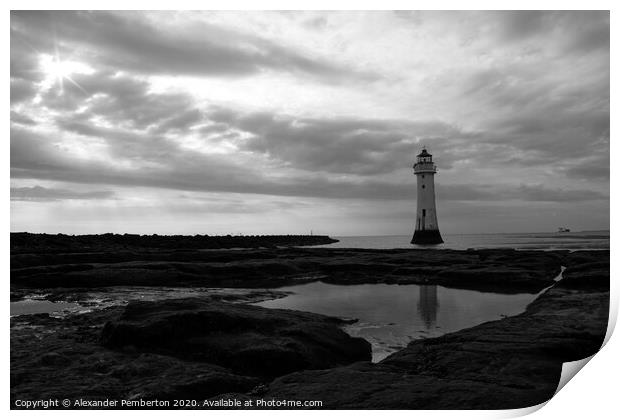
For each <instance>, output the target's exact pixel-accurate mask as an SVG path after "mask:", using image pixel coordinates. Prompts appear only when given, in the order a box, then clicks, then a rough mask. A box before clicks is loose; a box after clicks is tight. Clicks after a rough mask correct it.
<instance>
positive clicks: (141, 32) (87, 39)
mask: <svg viewBox="0 0 620 420" xmlns="http://www.w3.org/2000/svg"><path fill="white" fill-rule="evenodd" d="M11 38H12V39H13V38H14V39H16V42H20V41H21V42H22V43H24V44H27V45H30V46H32V48H33V49H36V50H37V51H40V52H46V53H48V54H53V53H54V49H55V47H56V45H60V49H61V53H64V54H65V55H67V56H70V55H71V53H72V52H74V51H76V50H79V51H80V54H81V56H82V57H85V58H87V62H89V63H90V64H94V65H97V66H100V67H107V68H111V69H123V70H129V71H133V72H136V73H141V74H149V75H153V74H163V75H174V76H178V75H190V76H209V75H211V76H230V77H238V76H248V75H252V74H255V73H258V72H260V71H262V70H266V69H269V70H277V71H285V72H292V73H298V74H301V75H310V76H313V77H318V78H321V79H322V80H325V81H332V82H339V81H343V80H344V79H345V78H349V79H350V78H355V77H357V78H362V79H369V78H371V79H372V78H374V77H375V76H372V75H369V74H365V73H361V72H357V71H355V70H354V69H347V68H342V67H339V66H337V65H335V64H332V63H329V62H327V61H324V60H321V59H318V58H313V57H306V56H304V55H301V54H298V53H296V52H294V51H292V50H290V49H287V48H285V47H282V46H280V45H276V44H274V43H272V42H270V41H267V40H266V39H263V38H260V37H256V36H252V35H247V34H242V33H238V32H233V31H230V30H227V29H224V28H220V27H217V26H215V25H210V24H207V23H204V22H203V23H197V22H196V23H189V24H186V25H184V26H183V28H182V29H179V28H178V27H177V28H174V29H172V28H171V27H169V26H166V25H161V24H159V25H157V24H155V23H154V22H152V21H150V20H149V19H147V18H145V17H143V16H141V15H139V14H136V13H128V12H125V13H122V14H121V13H111V12H103V11H93V12H85V11H80V12H65V11H58V12H56V11H47V12H40V11H36V12H35V11H20V12H12V13H11ZM55 42H56V43H57V44H56V45H55V44H54V43H55ZM22 50H23V51H25V50H24V49H22ZM18 59H20V57H19V54H16V60H18ZM12 61H13V58H12ZM16 67H20V68H23V66H16Z"/></svg>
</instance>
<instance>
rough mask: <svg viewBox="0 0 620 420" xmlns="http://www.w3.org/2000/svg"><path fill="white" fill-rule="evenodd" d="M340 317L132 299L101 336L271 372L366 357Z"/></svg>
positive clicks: (365, 348)
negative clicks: (345, 330) (344, 329)
mask: <svg viewBox="0 0 620 420" xmlns="http://www.w3.org/2000/svg"><path fill="white" fill-rule="evenodd" d="M340 323H341V322H340V320H338V319H336V318H332V317H326V316H322V315H316V314H310V313H304V312H299V311H289V310H272V309H265V308H260V307H256V306H249V305H242V304H227V303H223V302H218V301H214V300H211V299H199V298H192V299H171V300H165V301H158V302H138V301H136V302H130V303H129V304H128V305H127V307H126V308H125V311H124V312H123V314H122V315H121V316H120V317H119V318H118V319H117V320H113V321H110V322H108V323H107V324H106V325H105V327H104V329H103V332H102V335H101V342H102V344H103V345H104V346H106V347H108V348H115V349H123V348H126V347H127V346H133V347H134V348H136V349H138V351H142V352H149V353H160V354H167V355H172V356H175V357H179V358H183V359H187V360H196V361H202V362H207V363H212V364H216V365H220V366H224V367H227V368H230V369H232V370H233V371H234V372H237V373H241V374H249V375H255V376H267V377H275V376H279V375H282V374H285V373H290V372H293V371H297V370H303V369H325V368H328V367H334V366H338V365H343V364H348V363H353V362H356V361H360V360H370V358H371V349H370V344H369V343H368V342H367V341H365V340H364V339H361V338H353V337H350V336H349V335H347V334H346V333H345V332H343V331H342V330H341V329H340V328H339V324H340Z"/></svg>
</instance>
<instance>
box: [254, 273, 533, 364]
mask: <svg viewBox="0 0 620 420" xmlns="http://www.w3.org/2000/svg"><path fill="white" fill-rule="evenodd" d="M278 290H281V291H285V292H293V294H291V295H289V296H287V297H284V298H282V299H275V300H269V301H265V302H260V303H257V305H259V306H262V307H264V308H281V309H296V310H300V311H308V312H315V313H319V314H324V315H331V316H337V317H341V318H355V319H358V322H356V323H355V324H352V325H348V326H346V327H345V330H346V331H347V332H348V333H349V334H351V335H353V336H357V337H363V338H365V339H366V340H368V341H369V342H370V343H371V344H372V349H373V361H374V362H377V361H379V360H382V359H384V358H385V357H386V356H388V355H389V354H391V353H393V352H395V351H397V350H399V349H401V348H403V347H405V346H406V345H407V344H408V343H409V342H410V341H411V340H415V339H419V338H426V337H436V336H439V335H442V334H446V333H449V332H453V331H458V330H461V329H463V328H468V327H473V326H474V325H478V324H481V323H483V322H486V321H491V320H496V319H500V318H501V317H503V316H511V315H516V314H518V313H521V312H523V311H524V310H525V307H526V306H527V305H528V304H529V303H530V302H531V301H532V300H534V298H535V297H536V295H535V294H529V293H521V294H511V295H506V294H499V293H482V292H476V291H471V290H459V289H449V288H446V287H442V286H428V285H396V284H359V285H350V286H341V285H334V284H326V283H322V282H315V283H310V284H304V285H300V286H292V287H283V288H281V289H278Z"/></svg>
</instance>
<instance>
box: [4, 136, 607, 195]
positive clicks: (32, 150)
mask: <svg viewBox="0 0 620 420" xmlns="http://www.w3.org/2000/svg"><path fill="white" fill-rule="evenodd" d="M11 138H12V142H11V176H12V177H13V178H28V179H42V180H55V181H64V182H73V183H82V184H98V185H117V186H142V187H154V188H167V189H177V190H185V191H203V192H234V193H251V194H268V195H280V196H298V197H322V198H363V199H372V200H410V199H411V194H412V190H413V187H412V186H411V185H409V184H403V183H398V182H387V181H385V182H382V181H377V180H374V179H372V178H362V179H352V180H334V179H332V178H330V177H328V176H289V177H286V178H284V179H279V178H274V177H269V176H266V175H264V174H263V173H261V172H256V171H253V170H252V169H251V168H247V167H246V166H243V165H238V164H234V163H232V162H224V161H223V160H221V159H217V158H214V157H211V156H206V155H203V154H200V153H197V152H192V151H188V150H181V149H177V150H168V151H167V152H166V153H162V154H158V153H154V154H153V155H151V156H149V159H151V161H153V162H159V163H160V164H161V165H160V166H159V167H152V166H147V167H142V168H138V169H128V168H124V167H115V166H114V165H106V164H105V163H102V162H93V161H85V160H80V159H75V158H73V159H69V158H68V157H66V155H65V154H63V153H62V151H61V150H60V149H59V148H58V147H56V146H54V145H53V144H52V143H51V142H50V140H48V139H45V138H42V137H39V136H37V135H35V134H33V133H30V132H28V131H27V130H17V129H14V130H13V132H12V135H11ZM438 194H439V196H440V198H441V199H442V200H446V201H468V200H481V201H485V200H487V201H497V200H513V199H514V200H524V201H559V202H564V201H571V200H592V199H594V200H596V199H604V198H605V196H604V195H602V194H598V193H596V192H588V191H581V190H553V189H547V188H543V187H541V186H534V187H532V186H518V187H515V186H504V187H501V188H498V187H497V186H469V185H452V186H441V185H439V186H438Z"/></svg>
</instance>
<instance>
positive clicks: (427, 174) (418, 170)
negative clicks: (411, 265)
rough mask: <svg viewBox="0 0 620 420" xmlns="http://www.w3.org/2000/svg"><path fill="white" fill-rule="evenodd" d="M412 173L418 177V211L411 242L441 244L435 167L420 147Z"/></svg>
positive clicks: (429, 155)
mask: <svg viewBox="0 0 620 420" xmlns="http://www.w3.org/2000/svg"><path fill="white" fill-rule="evenodd" d="M416 158H417V160H416V163H415V164H414V165H413V173H414V174H415V175H416V177H417V179H418V199H417V201H418V212H417V215H416V220H415V232H414V234H413V239H412V240H411V243H412V244H428V245H432V244H441V243H443V239H441V234H440V233H439V225H438V224H437V210H436V207H435V173H437V167H436V166H435V164H434V163H433V155H431V154H430V153H428V152H427V151H426V148H424V149H422V152H421V153H420V154H419V155H418V156H416Z"/></svg>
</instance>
